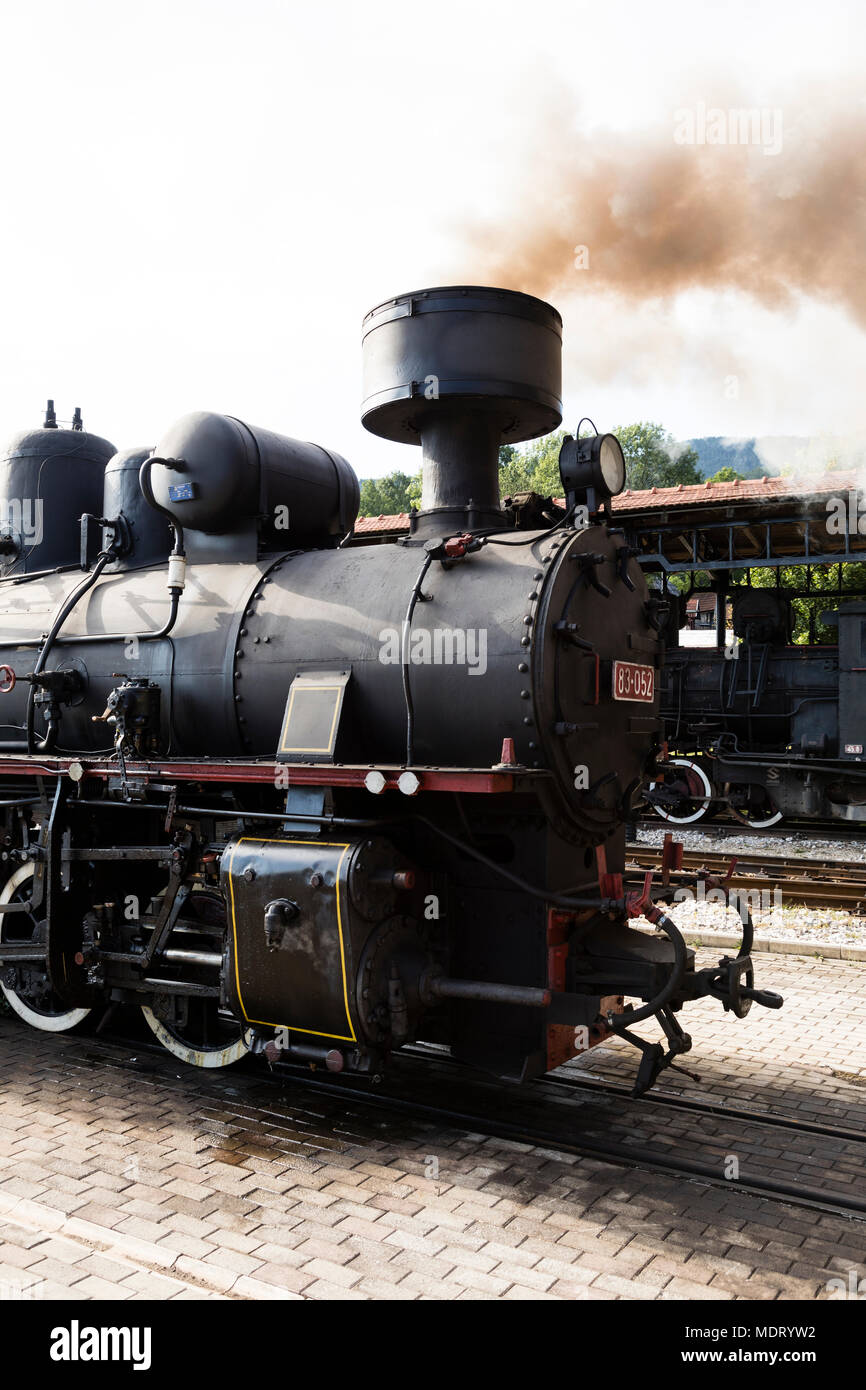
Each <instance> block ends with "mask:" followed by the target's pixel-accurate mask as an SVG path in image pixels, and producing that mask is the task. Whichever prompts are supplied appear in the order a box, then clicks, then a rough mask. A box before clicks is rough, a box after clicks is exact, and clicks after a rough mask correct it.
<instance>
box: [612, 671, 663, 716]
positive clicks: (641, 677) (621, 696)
mask: <svg viewBox="0 0 866 1390" xmlns="http://www.w3.org/2000/svg"><path fill="white" fill-rule="evenodd" d="M655 677H656V673H655V667H654V666H639V665H638V664H637V662H635V661H615V662H614V663H613V698H614V699H615V700H639V701H640V703H641V704H644V705H651V704H652V702H653V698H654V696H655Z"/></svg>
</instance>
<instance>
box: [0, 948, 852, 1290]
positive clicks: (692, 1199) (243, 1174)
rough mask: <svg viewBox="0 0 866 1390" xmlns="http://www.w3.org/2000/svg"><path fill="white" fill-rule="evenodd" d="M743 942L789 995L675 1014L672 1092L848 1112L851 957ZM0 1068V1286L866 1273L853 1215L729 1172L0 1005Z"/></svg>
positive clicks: (719, 1278) (586, 1280) (583, 1282)
mask: <svg viewBox="0 0 866 1390" xmlns="http://www.w3.org/2000/svg"><path fill="white" fill-rule="evenodd" d="M708 959H709V957H708ZM758 959H759V965H760V980H759V983H760V984H762V985H765V986H766V987H768V988H777V989H779V990H781V992H782V993H784V994H785V996H786V1007H785V1009H784V1010H783V1011H782V1012H781V1013H769V1012H765V1011H763V1010H758V1009H757V1008H756V1009H753V1011H752V1013H751V1015H750V1017H749V1018H748V1019H747V1020H745V1021H744V1022H742V1023H738V1022H737V1021H735V1020H732V1019H730V1018H729V1017H725V1016H724V1015H723V1014H722V1011H721V1009H720V1008H719V1006H718V1005H717V1004H713V1003H712V1002H711V1001H708V1000H705V1001H702V1002H701V1003H699V1004H698V1005H695V1006H692V1007H691V1009H690V1010H689V1011H688V1015H687V1017H688V1023H687V1027H688V1029H689V1031H690V1032H691V1033H692V1036H693V1038H694V1044H695V1045H694V1051H693V1053H692V1054H691V1056H690V1058H689V1059H687V1064H688V1065H689V1067H690V1068H693V1069H694V1070H695V1071H697V1072H699V1073H700V1076H701V1084H700V1086H698V1085H696V1084H695V1083H694V1082H691V1081H689V1080H688V1079H687V1078H685V1077H683V1076H682V1075H677V1076H676V1077H675V1076H674V1074H673V1073H667V1074H666V1075H665V1077H664V1079H663V1085H664V1087H665V1089H666V1090H674V1089H676V1090H681V1091H682V1092H683V1093H684V1094H690V1095H707V1096H709V1097H711V1098H721V1097H726V1098H729V1099H731V1100H736V1101H737V1102H738V1103H743V1104H751V1105H754V1104H756V1103H757V1105H758V1107H759V1108H761V1109H764V1108H766V1109H769V1110H777V1111H779V1112H780V1113H787V1114H803V1115H804V1116H807V1117H809V1118H819V1119H826V1120H828V1121H829V1122H832V1123H841V1124H845V1125H848V1126H850V1127H856V1128H862V1127H863V1124H864V1120H866V989H864V986H866V966H862V965H858V964H855V963H844V962H833V963H826V962H821V961H818V960H811V959H808V958H804V957H785V956H778V957H777V956H773V957H770V956H761V957H759V958H758ZM635 1062H636V1054H635V1053H634V1051H633V1049H631V1048H629V1047H628V1046H627V1045H626V1044H624V1043H621V1042H617V1043H615V1044H610V1045H605V1046H604V1047H603V1048H598V1049H595V1050H594V1052H593V1053H592V1054H590V1055H589V1056H588V1057H587V1058H586V1059H585V1060H584V1061H583V1062H582V1063H581V1064H580V1065H581V1066H582V1067H583V1068H584V1069H585V1070H586V1071H588V1072H591V1073H592V1074H593V1075H595V1076H599V1075H603V1076H605V1077H606V1078H608V1079H617V1080H620V1081H625V1080H629V1081H630V1080H631V1079H632V1077H633V1074H634V1068H635ZM0 1067H2V1077H3V1082H2V1086H0V1297H5V1298H33V1297H35V1298H63V1299H147V1298H166V1299H168V1298H170V1299H189V1298H222V1299H250V1298H253V1299H260V1298H266V1299H274V1298H278V1299H297V1298H302V1299H307V1298H311V1299H392V1298H394V1299H419V1298H420V1299H430V1298H432V1299H466V1298H474V1299H477V1298H482V1299H617V1298H625V1299H633V1298H640V1299H646V1298H651V1299H652V1298H662V1299H692V1298H695V1299H767V1300H772V1299H792V1298H807V1299H811V1298H816V1297H817V1298H827V1297H828V1296H829V1292H828V1289H827V1282H828V1280H831V1279H834V1278H837V1279H842V1280H844V1281H846V1282H847V1280H848V1278H849V1271H851V1270H855V1271H856V1276H857V1278H858V1279H859V1278H863V1277H864V1276H866V1223H864V1222H861V1221H857V1220H848V1219H844V1218H842V1217H839V1216H834V1215H830V1214H825V1213H821V1212H818V1211H813V1210H803V1209H799V1208H794V1207H786V1206H785V1205H782V1204H779V1203H777V1202H775V1201H769V1200H765V1199H761V1198H759V1197H756V1196H753V1195H750V1194H748V1193H745V1192H737V1190H736V1184H735V1183H731V1184H730V1186H705V1185H701V1184H700V1183H699V1182H697V1181H695V1182H683V1181H682V1180H679V1179H676V1178H674V1177H671V1176H667V1175H662V1174H658V1173H651V1172H647V1171H642V1170H640V1169H625V1168H622V1167H617V1166H614V1165H612V1164H610V1163H605V1162H602V1161H597V1160H588V1159H585V1158H580V1157H575V1156H573V1155H568V1154H563V1153H560V1152H557V1151H555V1150H552V1149H540V1148H537V1147H534V1148H533V1147H529V1146H527V1145H525V1144H518V1143H511V1142H506V1141H504V1140H502V1139H495V1138H490V1137H485V1136H484V1135H480V1134H472V1133H466V1132H463V1131H458V1130H455V1129H449V1128H448V1127H446V1126H444V1125H439V1124H434V1123H426V1122H424V1123H422V1122H419V1121H418V1120H417V1119H408V1118H406V1117H405V1116H401V1115H400V1114H398V1113H396V1112H394V1111H384V1110H379V1109H374V1108H370V1107H366V1108H364V1107H362V1106H360V1105H358V1104H357V1103H353V1102H350V1101H348V1100H347V1101H346V1102H344V1101H343V1100H342V1099H341V1100H339V1101H336V1100H333V1099H331V1098H330V1097H321V1096H315V1095H313V1096H311V1095H309V1094H305V1093H304V1092H303V1090H302V1089H301V1088H300V1087H298V1086H295V1085H291V1084H288V1085H286V1086H284V1087H280V1088H278V1087H276V1086H274V1085H273V1084H272V1083H271V1082H270V1081H268V1080H266V1079H265V1078H264V1077H262V1078H261V1079H260V1078H259V1077H258V1076H257V1075H256V1074H254V1073H252V1074H251V1073H250V1072H246V1073H239V1072H236V1071H235V1072H233V1071H232V1070H231V1069H229V1070H227V1071H225V1072H221V1073H217V1074H215V1073H203V1072H197V1071H193V1070H192V1069H187V1068H184V1069H183V1070H182V1073H181V1066H180V1064H179V1063H177V1062H176V1061H175V1060H174V1059H173V1058H171V1057H170V1056H169V1055H168V1054H165V1055H164V1056H162V1055H161V1056H154V1055H153V1054H152V1053H146V1054H145V1053H143V1052H142V1053H138V1052H137V1051H136V1049H135V1047H134V1046H124V1045H121V1044H117V1043H113V1044H103V1043H101V1042H95V1041H93V1040H91V1039H88V1038H81V1037H70V1036H69V1035H66V1036H64V1037H51V1036H49V1035H45V1034H39V1033H35V1032H33V1031H32V1030H30V1029H26V1028H25V1027H24V1026H23V1025H20V1024H19V1023H18V1021H17V1020H14V1019H9V1018H5V1017H4V1018H2V1019H0ZM179 1073H180V1074H179ZM647 1108H649V1107H647ZM503 1112H504V1113H507V1095H506V1096H505V1097H504V1100H503ZM694 1123H695V1125H697V1126H699V1125H700V1124H701V1123H702V1120H701V1117H700V1116H695V1117H694Z"/></svg>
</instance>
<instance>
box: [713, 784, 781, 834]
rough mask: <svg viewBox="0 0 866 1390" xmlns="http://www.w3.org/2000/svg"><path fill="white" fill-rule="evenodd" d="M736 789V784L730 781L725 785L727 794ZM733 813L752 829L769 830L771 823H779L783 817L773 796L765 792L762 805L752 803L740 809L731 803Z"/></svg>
mask: <svg viewBox="0 0 866 1390" xmlns="http://www.w3.org/2000/svg"><path fill="white" fill-rule="evenodd" d="M734 789H735V784H734V783H731V782H729V783H728V785H727V786H726V787H725V793H726V795H730V793H731V792H732V791H733V790H734ZM730 810H731V815H732V816H733V817H734V819H735V820H738V821H739V822H740V825H747V826H748V827H749V829H750V830H768V829H769V828H770V826H771V825H778V823H779V821H780V820H781V819H782V812H781V811H779V810H778V809H777V807H776V803H775V801H774V800H773V798H772V797H771V796H769V795H768V794H767V792H766V791H765V792H764V795H763V798H762V800H761V803H760V805H758V806H756V807H754V808H752V806H751V805H749V806H747V807H745V808H744V809H740V808H738V807H736V806H734V805H731V808H730Z"/></svg>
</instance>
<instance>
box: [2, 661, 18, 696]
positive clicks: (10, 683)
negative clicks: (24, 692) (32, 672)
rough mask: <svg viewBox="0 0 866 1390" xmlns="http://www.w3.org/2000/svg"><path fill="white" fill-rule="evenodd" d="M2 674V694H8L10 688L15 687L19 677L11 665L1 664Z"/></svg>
mask: <svg viewBox="0 0 866 1390" xmlns="http://www.w3.org/2000/svg"><path fill="white" fill-rule="evenodd" d="M0 675H2V676H3V679H2V681H0V695H8V694H9V692H10V690H14V689H15V681H16V679H17V678H16V675H15V672H14V671H13V670H12V667H11V666H0Z"/></svg>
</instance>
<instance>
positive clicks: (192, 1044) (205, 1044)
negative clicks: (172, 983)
mask: <svg viewBox="0 0 866 1390" xmlns="http://www.w3.org/2000/svg"><path fill="white" fill-rule="evenodd" d="M176 1001H177V996H174V997H169V1001H168V1002H169V1004H172V1003H175V1002H176ZM183 1003H184V1004H185V1005H186V1006H187V1008H186V1018H185V1020H184V1022H183V1023H182V1024H180V1023H178V1022H176V1021H175V1019H174V1018H173V1017H172V1014H171V1013H169V1015H168V1016H167V1017H166V1018H159V1017H158V1016H157V1014H156V1013H155V1012H154V1010H153V1008H152V1006H151V1005H150V1004H142V1006H141V1012H142V1013H143V1014H144V1018H145V1022H146V1023H147V1026H148V1028H150V1030H151V1032H152V1033H154V1034H155V1036H156V1037H157V1038H158V1039H159V1041H160V1042H161V1043H162V1045H163V1047H165V1048H167V1049H168V1051H169V1052H170V1053H171V1054H172V1056H173V1057H177V1058H179V1059H180V1061H181V1062H186V1063H188V1065H189V1066H191V1067H230V1066H231V1065H232V1063H233V1062H239V1061H240V1059H241V1058H242V1057H246V1055H247V1053H248V1052H249V1050H250V1047H249V1043H248V1041H247V1035H246V1033H245V1032H244V1031H243V1030H241V1029H239V1028H238V1027H236V1026H234V1027H233V1026H231V1025H229V1026H228V1027H226V1025H225V1024H224V1023H223V1021H222V1019H220V1017H219V1014H218V1012H217V1005H216V1000H214V999H199V998H192V999H186V998H184V999H183Z"/></svg>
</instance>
